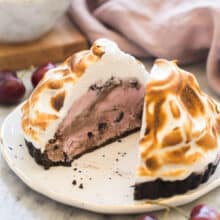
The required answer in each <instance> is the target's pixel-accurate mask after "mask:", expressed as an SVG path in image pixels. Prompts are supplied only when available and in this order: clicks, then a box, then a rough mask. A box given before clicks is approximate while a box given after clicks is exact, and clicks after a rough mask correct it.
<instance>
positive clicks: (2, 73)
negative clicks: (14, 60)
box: [0, 70, 17, 78]
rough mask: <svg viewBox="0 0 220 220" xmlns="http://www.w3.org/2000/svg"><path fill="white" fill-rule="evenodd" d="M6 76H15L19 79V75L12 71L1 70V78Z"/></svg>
mask: <svg viewBox="0 0 220 220" xmlns="http://www.w3.org/2000/svg"><path fill="white" fill-rule="evenodd" d="M6 75H10V76H14V77H15V78H17V73H16V72H15V71H11V70H0V78H1V77H5V76H6Z"/></svg>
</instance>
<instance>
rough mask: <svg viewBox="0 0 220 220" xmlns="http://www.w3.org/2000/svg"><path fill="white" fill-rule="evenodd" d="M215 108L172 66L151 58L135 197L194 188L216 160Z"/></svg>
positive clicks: (219, 123)
mask: <svg viewBox="0 0 220 220" xmlns="http://www.w3.org/2000/svg"><path fill="white" fill-rule="evenodd" d="M219 134H220V114H219V108H218V104H217V103H216V102H215V101H214V100H213V99H212V98H211V97H209V96H208V95H206V94H205V93H203V92H202V91H201V90H200V87H199V84H198V82H197V81H196V79H195V77H194V76H193V75H192V74H191V73H189V72H186V71H184V70H182V69H180V68H179V67H178V66H177V65H176V63H175V62H170V61H166V60H163V59H158V60H156V62H155V64H154V66H153V68H152V70H151V73H150V77H149V80H148V82H147V86H146V94H145V103H144V112H143V123H142V128H141V138H140V142H139V152H140V154H139V155H140V163H139V166H138V169H137V179H136V184H135V195H134V196H135V199H157V198H161V197H169V196H172V195H175V194H182V193H185V192H187V191H188V190H190V189H194V188H196V187H198V186H199V185H200V184H201V183H203V182H205V181H207V180H208V179H209V177H210V176H211V175H212V174H213V173H214V171H215V169H216V166H217V164H218V162H219V153H220V144H219Z"/></svg>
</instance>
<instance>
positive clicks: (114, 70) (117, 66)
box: [22, 39, 147, 153]
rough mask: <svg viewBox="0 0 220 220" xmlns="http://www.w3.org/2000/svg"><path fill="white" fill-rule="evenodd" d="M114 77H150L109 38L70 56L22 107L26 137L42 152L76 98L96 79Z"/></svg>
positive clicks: (23, 127)
mask: <svg viewBox="0 0 220 220" xmlns="http://www.w3.org/2000/svg"><path fill="white" fill-rule="evenodd" d="M111 77H116V78H122V79H123V78H130V77H135V78H137V79H138V80H139V81H140V82H141V83H143V84H144V83H145V82H146V80H147V72H146V70H145V68H144V66H143V65H142V64H141V63H140V62H139V61H137V60H136V59H135V58H134V57H132V56H131V55H129V54H126V53H124V52H122V51H121V50H120V49H119V48H118V46H117V45H116V44H115V43H114V42H112V41H110V40H107V39H99V40H97V41H96V42H94V44H93V45H92V46H91V48H90V50H85V51H81V52H79V53H76V54H74V55H73V56H71V57H69V58H68V59H67V60H66V61H65V62H64V63H63V64H61V65H60V66H58V67H57V68H55V69H52V70H49V71H48V72H47V73H46V74H45V76H44V78H43V79H42V80H41V81H40V83H39V85H38V86H37V87H36V89H35V90H34V91H33V93H32V95H31V96H30V97H29V99H28V100H27V101H26V102H25V103H24V105H23V107H22V131H23V135H24V137H25V139H26V140H27V141H28V142H31V143H32V144H33V146H34V147H35V148H37V149H39V150H40V151H41V153H43V152H44V151H45V147H46V145H47V143H48V141H49V140H50V139H52V138H53V137H54V135H55V133H56V131H57V129H58V126H59V125H60V123H61V122H62V121H63V120H64V118H65V116H66V115H67V113H68V111H69V109H70V108H71V106H72V105H73V103H74V102H76V101H77V100H79V99H80V97H82V96H83V95H84V94H86V92H87V91H88V88H89V87H90V86H91V85H92V84H94V83H96V82H97V81H103V82H105V81H107V80H108V79H110V78H111Z"/></svg>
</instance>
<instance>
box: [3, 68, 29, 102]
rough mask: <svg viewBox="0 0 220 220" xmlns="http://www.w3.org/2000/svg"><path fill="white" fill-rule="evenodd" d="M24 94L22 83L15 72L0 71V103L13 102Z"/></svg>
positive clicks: (17, 100)
mask: <svg viewBox="0 0 220 220" xmlns="http://www.w3.org/2000/svg"><path fill="white" fill-rule="evenodd" d="M24 94H25V87H24V84H23V82H22V81H21V80H20V79H18V78H17V75H16V73H15V72H10V71H0V104H15V103H17V102H19V101H20V99H21V98H22V97H23V96H24Z"/></svg>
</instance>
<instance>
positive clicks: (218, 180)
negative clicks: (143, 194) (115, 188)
mask: <svg viewBox="0 0 220 220" xmlns="http://www.w3.org/2000/svg"><path fill="white" fill-rule="evenodd" d="M21 106H22V104H21V105H19V106H18V107H17V108H16V109H15V110H14V111H12V112H11V113H10V114H9V115H8V116H7V117H6V118H5V120H4V122H3V124H2V127H1V134H0V135H1V136H0V137H1V138H0V149H1V153H2V155H3V157H4V159H5V161H6V162H7V164H8V166H9V167H10V169H11V170H12V171H13V172H14V173H15V174H16V175H17V176H18V177H19V178H20V179H21V180H22V181H23V182H24V183H25V184H26V185H27V186H29V187H30V188H31V189H33V190H34V191H36V192H38V193H40V194H42V195H44V196H46V197H49V198H50V199H52V200H55V201H57V202H60V203H63V204H66V205H70V206H74V207H78V208H81V209H86V210H89V211H93V212H97V213H105V214H131V213H143V212H149V211H156V210H162V209H164V206H163V205H155V204H149V203H147V201H138V202H136V201H134V204H128V205H100V204H98V205H97V204H95V203H94V204H93V203H87V202H84V201H79V200H77V199H74V198H66V197H64V196H63V195H62V194H60V193H59V192H56V193H54V192H52V191H50V189H48V188H45V187H42V186H41V185H39V184H38V183H37V182H34V181H32V180H31V178H29V177H28V176H27V175H25V173H24V172H23V171H22V170H20V169H19V168H18V167H17V166H16V164H14V161H13V160H12V158H11V156H10V154H9V153H8V151H7V150H6V147H4V146H5V144H6V143H7V141H6V140H5V139H4V136H5V135H4V134H5V132H7V129H6V127H7V126H8V123H10V120H11V119H12V118H13V116H14V117H15V115H16V114H18V111H20V108H21ZM12 126H13V125H12ZM217 170H220V167H218V168H217ZM219 173H220V172H219ZM216 174H218V172H216V173H215V174H214V175H213V176H215V179H213V180H212V181H208V182H207V183H204V184H202V187H198V188H197V189H196V190H192V191H190V192H188V193H186V194H183V195H178V196H174V197H171V198H168V199H161V200H158V201H159V202H160V203H161V204H167V205H173V206H179V205H184V204H187V203H190V202H192V201H194V200H196V199H198V198H199V197H201V196H203V195H205V194H207V193H208V192H210V191H212V190H213V189H215V188H216V187H218V186H220V174H218V175H219V176H216Z"/></svg>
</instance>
